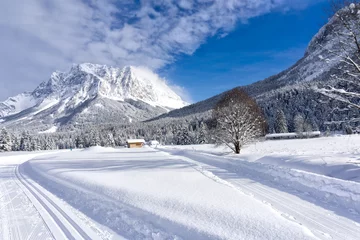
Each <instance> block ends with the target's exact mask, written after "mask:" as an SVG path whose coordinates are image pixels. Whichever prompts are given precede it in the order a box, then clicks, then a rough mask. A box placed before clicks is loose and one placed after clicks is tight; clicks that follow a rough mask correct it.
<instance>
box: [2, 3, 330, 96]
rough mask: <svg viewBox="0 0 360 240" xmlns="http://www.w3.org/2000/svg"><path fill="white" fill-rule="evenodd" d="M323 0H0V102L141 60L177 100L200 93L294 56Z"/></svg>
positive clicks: (268, 71)
mask: <svg viewBox="0 0 360 240" xmlns="http://www.w3.org/2000/svg"><path fill="white" fill-rule="evenodd" d="M326 2H327V0H226V1H225V0H161V1H160V0H101V1H100V0H52V1H48V0H32V1H29V0H12V1H0V32H1V38H0V74H1V75H0V84H1V88H0V101H2V100H5V99H6V98H7V97H10V96H13V95H15V94H18V93H21V92H23V91H32V90H33V89H34V88H35V87H36V86H38V85H39V84H40V83H41V82H43V81H46V80H47V79H49V77H50V75H51V73H52V72H54V71H56V70H60V71H65V72H66V71H68V70H69V69H70V68H71V66H72V64H74V63H75V64H78V63H84V62H90V63H97V64H106V65H110V66H116V67H124V66H128V65H134V66H144V67H147V68H149V69H150V70H152V71H154V72H155V73H158V74H159V76H160V77H165V78H166V79H167V81H168V82H170V83H171V84H172V86H173V87H174V89H175V90H176V91H178V93H179V94H181V95H182V96H183V97H185V100H189V99H191V100H192V101H198V100H202V99H205V98H208V97H211V96H213V95H214V94H217V93H220V92H222V91H224V90H227V89H230V88H232V87H235V86H239V85H244V84H248V83H251V82H254V81H257V80H261V79H263V78H265V77H268V76H271V75H273V74H275V73H278V72H280V71H281V70H284V69H286V68H287V67H289V66H290V65H291V64H293V63H294V62H295V61H296V60H298V59H299V58H300V57H301V56H302V55H303V53H304V50H305V48H306V45H307V44H308V42H309V41H310V39H311V37H312V36H313V35H314V34H315V33H316V32H317V30H318V29H319V28H320V27H321V25H322V24H323V23H324V22H325V18H326V17H325V14H324V11H323V7H324V6H325V5H326Z"/></svg>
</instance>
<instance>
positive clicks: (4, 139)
mask: <svg viewBox="0 0 360 240" xmlns="http://www.w3.org/2000/svg"><path fill="white" fill-rule="evenodd" d="M11 146H12V143H11V137H10V134H9V133H8V131H7V130H6V128H2V129H1V132H0V152H9V151H11Z"/></svg>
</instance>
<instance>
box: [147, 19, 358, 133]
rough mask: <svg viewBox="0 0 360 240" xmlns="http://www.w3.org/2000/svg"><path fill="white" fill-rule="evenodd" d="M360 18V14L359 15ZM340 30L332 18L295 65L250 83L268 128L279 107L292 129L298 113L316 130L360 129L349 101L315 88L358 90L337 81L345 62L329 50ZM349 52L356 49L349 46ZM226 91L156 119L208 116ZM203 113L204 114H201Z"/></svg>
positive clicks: (336, 47)
mask: <svg viewBox="0 0 360 240" xmlns="http://www.w3.org/2000/svg"><path fill="white" fill-rule="evenodd" d="M358 17H359V18H360V15H358ZM338 32H346V31H345V29H344V26H343V25H342V24H341V23H340V22H339V20H338V19H336V18H332V19H330V21H329V22H328V23H327V24H325V25H324V26H323V27H322V28H321V29H320V30H319V32H318V33H317V34H316V35H315V36H314V37H313V38H312V40H311V41H310V43H309V45H308V47H307V49H306V51H305V54H304V56H303V57H302V58H301V59H299V61H297V62H296V63H295V64H294V65H293V66H291V67H290V68H288V69H286V70H284V71H283V72H280V73H279V74H277V75H274V76H270V77H268V78H266V79H264V80H262V81H258V82H256V83H253V84H251V85H248V86H244V88H245V90H246V91H247V92H248V93H249V94H250V95H251V96H252V97H254V98H255V99H256V100H257V101H258V103H259V104H260V105H261V106H262V108H263V109H264V112H265V115H266V117H267V120H268V125H269V131H270V132H272V131H273V129H274V120H275V116H276V112H277V110H278V109H281V110H283V111H284V113H285V115H286V118H287V121H288V127H289V131H294V124H293V119H294V117H295V115H296V114H302V115H303V116H305V117H306V118H307V119H308V121H309V122H310V123H311V124H312V125H313V127H314V130H316V129H317V128H320V130H325V129H326V128H327V127H329V128H330V129H331V130H342V129H344V128H345V127H346V125H350V126H351V127H352V128H353V129H356V128H358V129H360V111H359V110H358V109H355V108H349V107H348V106H347V105H346V104H342V103H339V102H338V101H336V100H333V99H329V98H328V97H325V96H323V95H322V94H320V93H318V92H316V91H314V88H316V87H318V86H327V85H333V86H337V85H340V86H341V87H340V88H343V89H347V88H348V89H349V90H351V91H352V92H359V91H360V89H354V87H351V85H350V84H344V83H343V82H340V81H338V80H336V77H334V75H335V76H338V77H340V78H341V77H342V74H343V71H342V70H340V69H345V66H344V63H343V62H342V61H340V60H341V59H339V58H338V57H337V56H334V54H330V53H329V51H328V49H338V48H339V47H340V46H339V39H338V37H337V33H338ZM347 50H348V51H349V55H351V54H353V52H351V51H353V49H352V48H349V49H347ZM223 94H224V93H220V94H219V95H217V96H214V97H211V98H209V99H206V100H204V101H201V102H199V103H195V104H192V105H189V106H186V107H184V108H181V109H176V110H173V111H171V112H169V113H166V114H164V115H162V116H158V117H156V118H155V119H154V120H157V119H161V118H170V119H171V118H179V117H180V118H183V117H185V116H190V117H193V116H194V115H196V117H197V118H202V117H206V116H209V112H210V110H211V109H212V108H213V107H214V105H215V104H216V103H217V102H218V101H219V100H220V99H221V97H222V96H223ZM199 115H201V116H199Z"/></svg>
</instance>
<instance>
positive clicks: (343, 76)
mask: <svg viewBox="0 0 360 240" xmlns="http://www.w3.org/2000/svg"><path fill="white" fill-rule="evenodd" d="M330 3H331V4H330V5H331V10H330V14H331V15H332V16H333V18H334V21H336V22H338V23H339V24H340V26H341V27H340V28H336V29H334V31H335V32H334V36H335V37H336V39H335V42H334V43H335V44H332V45H331V47H327V48H326V50H327V51H328V53H329V54H330V56H332V57H333V61H339V60H340V62H341V63H343V65H344V66H343V67H341V68H339V70H340V71H341V73H340V74H334V75H332V76H331V77H332V78H333V79H334V80H337V82H338V84H337V85H329V86H327V87H324V88H320V89H317V90H318V91H319V92H320V93H322V94H324V95H326V96H328V97H330V98H333V99H336V100H338V101H341V102H343V103H346V104H347V105H349V106H351V107H355V108H358V109H360V1H359V0H350V1H349V0H332V1H330Z"/></svg>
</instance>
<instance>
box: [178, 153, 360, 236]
mask: <svg viewBox="0 0 360 240" xmlns="http://www.w3.org/2000/svg"><path fill="white" fill-rule="evenodd" d="M173 156H176V157H178V158H180V159H183V160H185V161H188V162H190V163H192V164H196V165H197V166H198V167H195V169H196V170H198V171H200V172H202V173H203V174H204V175H205V176H207V177H209V178H213V180H215V181H219V180H218V179H221V181H224V182H226V183H227V185H229V186H231V187H233V188H235V189H237V190H240V191H241V192H243V193H244V194H247V195H250V196H253V197H254V198H255V199H257V200H260V201H262V202H263V203H264V204H267V205H269V206H271V207H272V208H273V209H274V210H275V211H277V212H279V213H280V214H281V215H282V216H284V217H285V218H287V219H288V220H290V221H293V222H295V223H298V224H300V225H303V226H305V227H307V228H308V229H309V230H311V231H312V233H313V234H314V235H315V236H316V237H317V238H319V239H349V240H350V239H353V240H358V239H360V223H357V222H355V221H353V220H351V219H348V218H346V217H343V216H340V215H336V213H334V212H332V211H329V210H326V209H324V208H322V207H320V206H317V205H315V204H314V203H311V202H308V201H305V200H302V199H301V198H299V197H298V196H296V195H293V194H291V193H289V192H286V191H281V190H278V189H276V188H273V187H268V186H266V185H263V184H262V183H261V182H262V181H263V182H267V181H268V179H265V178H264V179H262V175H261V174H258V175H257V176H256V177H257V178H259V179H258V181H254V180H251V178H249V176H248V174H252V173H251V171H250V172H248V171H247V170H249V169H248V166H245V165H244V166H242V165H241V164H242V162H240V161H239V162H238V164H239V166H238V167H235V168H234V167H233V166H231V165H226V164H225V163H223V162H220V163H216V161H213V159H218V157H217V156H215V155H214V156H212V155H207V154H201V153H196V152H191V154H190V155H189V156H186V157H183V156H180V155H177V154H176V153H175V154H174V155H173ZM222 160H224V158H222ZM225 160H227V159H225ZM208 172H210V173H211V174H208ZM230 176H231V177H230Z"/></svg>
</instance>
